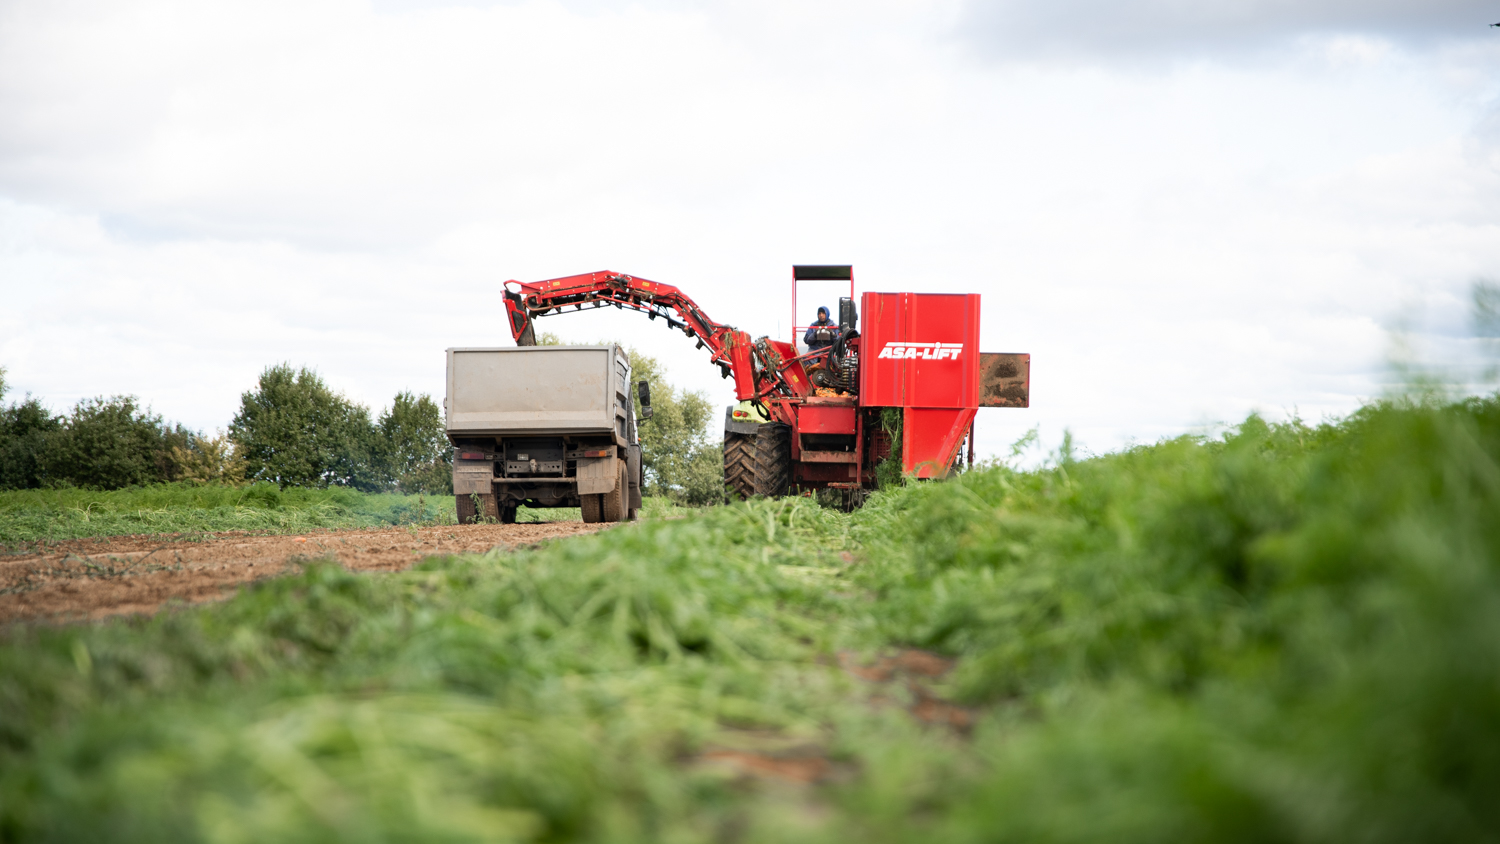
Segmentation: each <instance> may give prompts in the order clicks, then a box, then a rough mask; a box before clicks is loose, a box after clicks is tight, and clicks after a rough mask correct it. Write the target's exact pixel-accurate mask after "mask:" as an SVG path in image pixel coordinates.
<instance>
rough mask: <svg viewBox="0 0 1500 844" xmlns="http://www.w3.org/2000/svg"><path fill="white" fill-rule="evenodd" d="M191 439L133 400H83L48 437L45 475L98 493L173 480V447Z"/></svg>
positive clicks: (174, 473)
mask: <svg viewBox="0 0 1500 844" xmlns="http://www.w3.org/2000/svg"><path fill="white" fill-rule="evenodd" d="M191 438H192V434H191V433H190V432H188V431H187V430H186V429H184V428H183V427H182V426H180V425H178V426H168V425H167V424H166V423H165V422H163V421H162V418H161V416H159V415H156V414H153V413H151V412H150V411H148V410H145V409H143V408H141V407H140V406H138V405H137V404H136V400H135V398H134V397H133V396H114V397H112V398H108V399H105V398H94V399H85V400H83V401H81V402H79V403H78V404H77V406H75V407H74V408H73V412H72V413H71V414H70V415H69V416H68V417H67V419H66V420H64V422H63V424H62V427H61V428H60V429H59V430H57V431H56V432H55V433H54V434H53V435H51V436H49V437H47V439H46V448H45V450H44V451H43V473H44V476H45V477H46V479H47V481H48V482H49V483H53V484H71V485H73V486H83V487H96V488H99V489H120V488H122V487H127V486H138V485H142V484H149V483H155V482H159V481H171V480H175V479H176V476H177V471H176V469H177V466H176V463H175V462H174V461H173V459H172V449H173V448H183V447H185V446H187V444H188V443H189V442H190V440H191Z"/></svg>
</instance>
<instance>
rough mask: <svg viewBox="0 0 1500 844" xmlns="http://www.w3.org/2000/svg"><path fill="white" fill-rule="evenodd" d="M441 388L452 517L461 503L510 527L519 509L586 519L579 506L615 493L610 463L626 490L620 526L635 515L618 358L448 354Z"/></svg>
mask: <svg viewBox="0 0 1500 844" xmlns="http://www.w3.org/2000/svg"><path fill="white" fill-rule="evenodd" d="M447 386H448V395H447V399H446V400H445V401H444V403H443V405H444V410H445V413H446V424H447V431H448V439H449V441H450V442H452V443H453V446H454V459H453V491H454V494H455V495H457V496H458V497H459V499H460V501H459V513H460V517H462V516H463V514H464V512H465V501H464V498H465V497H466V496H478V497H479V498H475V499H473V500H474V501H476V502H478V506H479V508H480V509H479V511H478V515H480V516H483V515H485V514H486V508H487V507H488V508H492V509H490V510H489V512H490V513H491V515H493V516H495V517H496V518H498V520H500V521H510V520H512V519H513V518H514V510H515V507H517V506H519V505H521V504H525V505H526V506H528V507H579V506H582V507H583V510H584V515H585V518H586V519H587V518H588V516H589V512H590V509H589V503H590V502H588V501H586V500H585V498H584V497H585V496H590V495H597V496H607V495H609V494H611V493H612V491H614V490H616V487H617V483H618V478H620V476H621V472H620V471H619V469H620V465H619V464H618V463H617V461H624V473H623V475H624V478H625V481H626V484H627V486H628V489H626V490H621V491H620V494H621V495H622V496H623V497H622V498H621V499H620V501H621V506H622V507H626V508H628V513H626V514H624V515H623V517H624V518H629V517H631V516H633V514H634V512H635V511H636V510H637V509H639V507H640V495H641V491H640V477H641V461H640V446H639V441H638V439H637V436H636V420H635V413H634V407H633V404H632V402H631V399H630V395H631V394H630V363H629V359H628V358H627V357H626V355H625V350H624V349H623V348H621V347H619V346H613V345H611V346H516V347H505V348H458V349H449V350H448V385H447ZM483 496H494V498H493V499H485V498H483ZM507 508H509V509H508V510H507ZM595 520H598V519H595ZM602 520H605V521H615V520H617V519H613V518H608V517H605V518H603V519H602Z"/></svg>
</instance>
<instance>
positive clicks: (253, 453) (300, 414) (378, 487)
mask: <svg viewBox="0 0 1500 844" xmlns="http://www.w3.org/2000/svg"><path fill="white" fill-rule="evenodd" d="M229 437H230V439H231V440H233V442H234V444H235V452H236V454H235V456H236V458H237V459H242V460H243V461H244V463H245V473H246V474H247V476H248V477H250V478H252V479H254V480H258V481H268V482H270V483H275V484H277V485H279V486H282V487H287V486H317V487H327V486H346V487H353V488H355V489H359V490H364V491H366V492H391V491H400V492H407V493H425V494H429V495H451V494H452V492H453V476H452V465H453V463H452V460H453V458H452V454H451V453H450V450H449V448H448V438H447V435H446V434H445V433H444V428H443V416H442V412H441V411H440V410H439V409H438V406H437V404H436V403H434V402H433V400H432V399H431V398H430V397H428V396H425V395H423V396H418V395H414V394H412V393H410V392H405V391H403V392H399V393H397V394H396V398H395V400H394V401H392V403H391V406H390V407H389V408H387V409H386V410H385V411H383V412H382V413H381V415H380V419H379V421H378V422H376V421H372V420H371V419H370V411H369V410H368V409H367V408H365V407H364V406H363V405H360V404H356V403H354V402H351V401H349V400H348V399H347V398H345V397H343V396H342V395H339V394H338V393H335V392H334V391H333V390H331V389H330V388H329V387H328V385H327V384H324V383H323V379H322V378H320V377H319V376H318V374H317V373H315V372H313V371H312V370H309V369H300V370H294V369H292V367H291V366H290V365H287V364H281V365H278V366H272V367H269V368H267V369H266V371H265V372H263V373H261V376H260V380H259V382H258V383H257V385H256V388H255V389H254V390H252V391H250V392H247V393H245V394H243V395H242V396H241V397H240V412H239V413H238V414H236V415H235V417H234V421H233V423H231V425H230V427H229Z"/></svg>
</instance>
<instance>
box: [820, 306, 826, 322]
mask: <svg viewBox="0 0 1500 844" xmlns="http://www.w3.org/2000/svg"><path fill="white" fill-rule="evenodd" d="M826 319H828V309H827V308H825V307H821V306H820V307H819V308H818V321H819V322H822V321H824V320H826Z"/></svg>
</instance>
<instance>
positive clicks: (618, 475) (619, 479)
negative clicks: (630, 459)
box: [599, 460, 630, 522]
mask: <svg viewBox="0 0 1500 844" xmlns="http://www.w3.org/2000/svg"><path fill="white" fill-rule="evenodd" d="M617 462H618V463H619V464H620V465H619V466H618V467H617V468H616V469H615V488H614V489H612V490H610V491H609V492H606V493H604V494H603V495H602V496H600V499H601V501H600V504H601V507H600V510H599V516H600V520H601V521H605V522H623V521H625V519H626V518H628V517H629V515H630V487H628V486H627V484H628V483H629V482H630V481H629V478H630V475H629V474H628V470H627V468H626V465H625V461H624V460H620V461H617Z"/></svg>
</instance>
